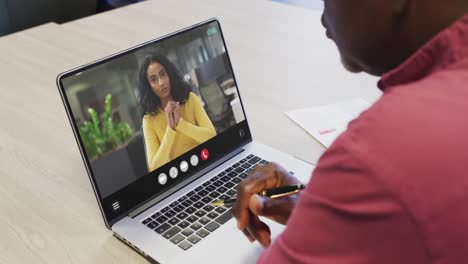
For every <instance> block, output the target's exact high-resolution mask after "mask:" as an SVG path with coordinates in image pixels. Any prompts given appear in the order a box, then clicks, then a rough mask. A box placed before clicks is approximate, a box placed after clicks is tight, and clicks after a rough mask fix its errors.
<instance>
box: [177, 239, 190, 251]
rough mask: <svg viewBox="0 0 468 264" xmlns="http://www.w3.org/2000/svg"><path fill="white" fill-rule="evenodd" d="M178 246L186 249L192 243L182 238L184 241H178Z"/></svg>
mask: <svg viewBox="0 0 468 264" xmlns="http://www.w3.org/2000/svg"><path fill="white" fill-rule="evenodd" d="M179 247H180V248H181V249H183V250H187V249H189V248H191V247H192V244H191V243H190V242H188V241H185V240H184V241H182V242H180V244H179Z"/></svg>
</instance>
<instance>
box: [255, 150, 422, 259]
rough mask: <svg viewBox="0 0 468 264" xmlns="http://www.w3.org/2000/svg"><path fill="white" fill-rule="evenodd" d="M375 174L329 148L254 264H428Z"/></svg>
mask: <svg viewBox="0 0 468 264" xmlns="http://www.w3.org/2000/svg"><path fill="white" fill-rule="evenodd" d="M375 173H376V171H375V170H373V169H370V168H369V167H368V166H366V165H364V164H363V163H362V162H360V161H359V160H358V159H357V158H356V157H355V156H354V155H353V154H352V152H351V151H350V150H348V149H347V148H346V147H344V144H342V143H340V142H338V143H337V144H333V146H332V147H331V148H330V149H329V150H328V151H327V152H326V153H325V154H324V156H323V157H322V158H321V160H320V161H319V164H318V166H317V168H316V170H315V171H314V173H313V176H312V178H311V180H310V182H309V184H308V186H307V188H306V190H304V191H303V192H302V194H301V197H300V199H299V202H298V205H297V207H296V209H295V210H294V211H293V213H292V215H291V218H290V219H289V222H288V223H287V226H286V229H285V231H284V232H283V233H282V234H281V235H279V236H278V238H277V239H276V240H275V241H274V243H273V244H272V245H271V246H270V247H269V248H268V249H266V251H265V252H264V253H263V255H262V256H261V257H260V259H259V260H258V263H269V264H271V263H273V264H275V263H282V264H283V263H317V264H332V263H333V264H336V263H343V264H358V263H359V264H375V263H379V264H394V263H412V264H414V263H418V264H419V263H428V259H427V258H426V254H425V251H424V247H423V243H422V242H421V236H420V234H419V233H418V227H417V225H416V224H415V223H414V221H413V220H412V218H411V217H410V216H409V214H408V213H407V212H406V211H405V209H404V206H401V204H400V201H399V199H398V198H397V197H395V196H394V194H393V193H392V192H390V191H389V190H386V188H385V187H384V185H383V184H382V183H381V182H379V181H378V180H376V177H373V176H374V175H375Z"/></svg>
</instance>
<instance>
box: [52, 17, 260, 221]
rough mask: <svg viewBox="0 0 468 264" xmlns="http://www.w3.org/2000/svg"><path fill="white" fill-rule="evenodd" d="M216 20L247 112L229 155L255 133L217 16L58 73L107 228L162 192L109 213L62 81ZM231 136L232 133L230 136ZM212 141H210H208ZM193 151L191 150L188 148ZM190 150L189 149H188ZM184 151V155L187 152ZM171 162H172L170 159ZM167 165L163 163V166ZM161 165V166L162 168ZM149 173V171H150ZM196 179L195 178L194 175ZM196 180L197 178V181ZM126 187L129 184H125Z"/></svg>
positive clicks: (61, 90) (58, 82) (63, 98)
mask: <svg viewBox="0 0 468 264" xmlns="http://www.w3.org/2000/svg"><path fill="white" fill-rule="evenodd" d="M213 22H214V23H216V24H217V27H218V28H219V30H220V35H221V39H222V42H223V45H224V48H225V52H226V56H227V60H228V62H229V66H230V68H231V73H232V77H233V80H234V83H235V86H236V89H237V93H238V95H239V101H240V105H241V108H242V112H243V114H244V117H245V119H244V120H243V121H241V122H240V123H238V124H236V125H235V126H237V128H239V129H242V130H244V131H245V135H243V136H242V137H241V138H236V139H234V140H235V141H234V142H235V146H234V148H233V149H232V150H229V151H227V153H219V154H221V155H223V154H226V155H227V154H228V153H229V152H230V151H234V150H235V149H238V148H240V147H242V146H243V145H245V144H248V143H249V142H251V141H252V136H251V132H250V128H249V125H248V121H247V116H246V113H245V108H244V105H243V102H242V98H241V94H240V92H239V88H238V83H237V79H236V77H235V74H234V69H233V66H232V62H231V59H230V56H229V52H228V49H227V46H226V41H225V38H224V34H223V31H222V28H221V24H220V22H219V20H218V19H216V18H212V19H209V20H206V21H203V22H201V23H198V24H195V25H192V26H190V27H187V28H184V29H181V30H178V31H176V32H173V33H170V34H168V35H165V36H162V37H159V38H156V39H153V40H150V41H148V42H145V43H142V44H139V45H137V46H134V47H131V48H129V49H126V50H124V51H121V52H118V53H115V54H113V55H110V56H107V57H104V58H102V59H99V60H96V61H94V62H91V63H89V64H86V65H83V66H80V67H77V68H75V69H72V70H69V71H66V72H63V73H61V74H59V75H58V76H57V80H56V81H57V87H58V89H59V92H60V95H61V97H62V101H63V104H64V106H65V109H66V112H67V115H68V119H69V121H70V124H71V126H72V130H73V133H74V135H75V139H76V141H77V144H78V148H79V150H80V153H81V156H82V158H83V162H84V164H85V167H86V170H87V173H88V176H89V179H90V181H91V185H92V187H93V190H94V193H95V196H96V199H97V201H98V204H99V207H100V210H101V213H102V216H103V219H104V222H105V224H106V227H107V228H109V229H110V228H111V227H112V225H113V224H114V223H115V222H117V221H118V220H120V219H122V218H123V217H125V216H127V215H128V214H129V212H131V211H133V210H134V209H136V208H138V207H139V206H140V205H142V204H144V203H147V202H148V201H150V200H152V199H154V198H155V197H156V196H159V195H161V193H158V192H155V193H152V194H151V195H149V196H148V197H145V199H144V200H143V201H141V202H133V203H131V204H129V205H130V206H128V205H127V206H126V208H124V210H121V211H119V212H118V213H110V212H109V208H107V207H108V206H107V205H105V204H104V202H103V201H104V199H105V198H107V197H102V195H101V192H100V191H99V186H98V185H97V181H96V179H95V177H94V174H93V170H92V167H91V163H90V160H89V159H88V156H87V154H86V151H85V149H84V144H83V142H82V139H81V137H80V135H79V132H78V126H77V124H76V122H75V118H74V116H73V112H72V110H71V106H70V103H69V100H68V97H67V95H66V92H65V87H64V86H63V84H62V80H63V79H65V78H67V77H70V76H73V75H75V74H78V73H80V72H83V71H86V70H88V69H91V68H94V67H96V66H99V65H102V64H105V63H107V62H109V61H112V60H115V59H118V58H120V57H122V56H125V55H128V54H130V53H132V52H135V51H137V50H139V49H143V48H146V47H147V46H149V45H156V44H157V43H160V42H163V41H165V40H168V39H170V38H173V37H176V36H179V35H181V34H185V33H187V32H190V31H192V30H196V29H198V28H200V27H203V26H206V25H208V24H211V23H213ZM227 132H228V131H226V132H223V133H222V134H220V135H217V136H216V137H215V138H213V139H211V140H209V141H213V140H216V139H217V138H219V137H220V136H221V135H223V134H225V133H227ZM231 134H232V131H231ZM230 136H231V135H230ZM208 143H209V142H208ZM204 144H207V142H205V143H203V144H202V145H200V146H197V148H198V147H203V145H204ZM189 152H190V151H189ZM187 153H188V152H187ZM187 153H186V154H184V155H182V156H185V155H187ZM215 162H216V160H211V161H210V162H208V163H207V164H206V166H205V167H204V169H206V168H207V167H209V166H210V165H211V164H213V163H215ZM169 163H170V162H169ZM166 165H167V164H166ZM163 167H164V166H163ZM163 167H161V168H163ZM161 168H158V169H156V170H155V171H152V172H151V174H157V173H158V171H160V169H161ZM201 169H203V168H200V169H199V170H197V171H200V170H201ZM148 174H150V173H148ZM148 174H147V175H145V176H143V177H146V176H148ZM193 174H196V172H194V173H193ZM189 177H193V175H190V176H189ZM195 179H196V178H195ZM195 179H194V180H195ZM124 188H126V187H124ZM124 188H122V189H120V190H119V191H121V190H123V189H124ZM168 189H171V188H168Z"/></svg>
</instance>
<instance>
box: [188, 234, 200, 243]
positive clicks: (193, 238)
mask: <svg viewBox="0 0 468 264" xmlns="http://www.w3.org/2000/svg"><path fill="white" fill-rule="evenodd" d="M187 240H188V241H190V242H192V244H196V243H198V241H200V240H201V238H200V237H199V236H197V235H192V236H190V237H189V238H187Z"/></svg>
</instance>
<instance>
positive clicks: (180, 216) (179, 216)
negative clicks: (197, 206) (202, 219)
mask: <svg viewBox="0 0 468 264" xmlns="http://www.w3.org/2000/svg"><path fill="white" fill-rule="evenodd" d="M187 216H188V214H186V213H185V212H181V213H179V214H178V215H177V217H178V218H180V219H182V220H184V219H185V218H186V217H187Z"/></svg>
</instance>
